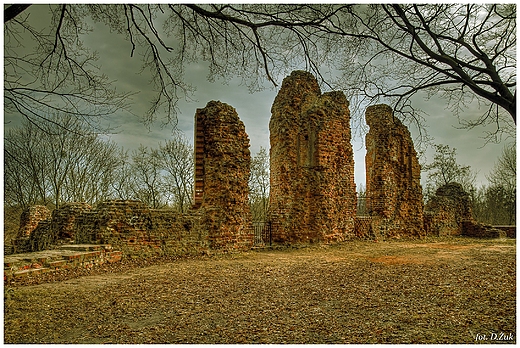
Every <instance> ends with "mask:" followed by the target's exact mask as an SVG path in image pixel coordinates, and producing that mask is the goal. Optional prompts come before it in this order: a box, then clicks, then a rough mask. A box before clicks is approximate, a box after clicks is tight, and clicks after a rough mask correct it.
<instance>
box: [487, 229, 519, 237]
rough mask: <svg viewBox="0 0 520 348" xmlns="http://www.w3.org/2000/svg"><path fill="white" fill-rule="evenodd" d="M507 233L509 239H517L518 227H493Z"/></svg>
mask: <svg viewBox="0 0 520 348" xmlns="http://www.w3.org/2000/svg"><path fill="white" fill-rule="evenodd" d="M492 227H493V228H496V229H497V230H500V231H502V232H504V233H505V235H506V237H507V238H516V226H492Z"/></svg>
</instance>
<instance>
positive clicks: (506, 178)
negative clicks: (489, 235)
mask: <svg viewBox="0 0 520 348" xmlns="http://www.w3.org/2000/svg"><path fill="white" fill-rule="evenodd" d="M487 179H488V180H489V183H490V187H489V188H488V192H487V194H488V196H492V197H495V200H496V201H498V202H496V203H497V204H493V209H494V211H495V212H497V213H498V214H500V213H501V214H502V215H503V216H504V218H503V219H502V221H505V223H507V224H509V225H512V224H514V222H515V220H516V143H510V144H507V145H506V146H505V147H504V149H503V150H502V155H501V156H500V157H499V158H498V160H497V162H496V163H495V167H494V168H493V170H492V171H491V173H490V174H489V176H488V177H487Z"/></svg>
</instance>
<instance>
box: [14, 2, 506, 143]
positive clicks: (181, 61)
mask: <svg viewBox="0 0 520 348" xmlns="http://www.w3.org/2000/svg"><path fill="white" fill-rule="evenodd" d="M14 6H17V5H13V6H12V7H7V8H6V9H5V10H4V12H5V17H4V18H5V20H4V23H5V24H4V29H5V33H6V35H5V37H6V48H5V53H6V54H5V67H4V76H5V85H4V90H5V92H4V95H5V104H6V109H7V110H8V111H9V112H19V113H21V114H23V115H25V116H26V117H42V114H41V113H39V112H37V111H36V110H39V109H41V107H45V108H54V109H55V108H60V110H62V111H67V112H70V113H72V114H75V115H78V116H81V115H87V113H86V112H85V111H84V110H80V109H79V107H80V106H83V105H89V106H90V107H94V109H95V110H96V111H97V113H98V114H100V115H105V114H109V113H110V112H113V111H114V110H115V109H118V108H120V107H122V106H123V104H124V101H125V98H126V97H127V96H124V95H120V94H117V93H115V91H114V90H113V88H112V87H111V86H112V85H111V84H110V83H108V82H109V81H108V80H107V78H106V76H105V75H103V74H102V72H101V71H100V70H99V69H97V68H96V67H95V65H94V64H93V63H94V62H95V59H96V56H95V55H94V54H92V53H91V52H90V51H89V50H88V48H86V47H84V46H82V44H81V43H82V40H81V38H82V35H84V34H85V33H86V32H87V30H89V29H90V28H95V25H96V23H105V24H107V25H109V26H110V28H111V29H112V31H113V32H115V33H117V34H119V35H122V36H124V37H125V38H126V40H128V42H129V51H128V52H127V54H128V55H129V56H133V55H134V53H136V52H139V53H140V54H141V56H142V60H143V69H146V70H148V71H149V73H150V74H151V80H152V83H153V86H154V87H155V91H156V97H155V98H154V100H153V101H152V104H151V107H150V109H149V111H148V113H147V115H146V117H145V118H146V120H148V121H153V120H154V119H156V118H157V116H158V115H165V120H166V122H173V123H175V121H176V115H175V109H176V102H177V100H178V99H179V98H181V97H184V96H185V93H186V92H189V90H190V88H189V86H187V85H186V84H185V83H184V81H183V80H184V79H183V74H184V66H185V64H188V63H190V62H200V61H204V62H207V63H209V70H210V73H209V78H210V79H214V78H224V79H227V78H230V77H231V76H240V77H242V78H243V79H244V82H245V83H246V84H247V85H248V87H249V88H250V89H251V90H256V89H258V88H260V86H261V82H262V81H263V80H268V81H271V82H272V84H274V85H276V84H277V83H278V82H277V81H279V80H280V78H281V77H282V76H285V75H287V73H288V72H289V71H291V70H294V68H295V67H297V68H305V69H307V70H310V71H312V72H314V73H315V74H316V75H317V76H318V77H319V78H320V79H321V81H322V82H324V83H325V84H328V85H329V86H332V87H334V88H339V89H343V90H345V91H346V92H347V94H348V95H350V96H351V98H353V99H355V100H357V104H360V105H362V104H363V101H366V102H370V103H374V102H377V101H385V102H388V103H391V104H393V105H392V106H393V108H394V110H396V112H397V113H400V115H401V117H402V118H403V119H404V120H405V121H406V120H409V121H410V122H416V123H417V125H418V126H419V127H420V128H422V126H423V122H424V120H423V118H422V117H423V114H421V113H420V112H419V111H418V110H417V108H416V106H415V104H414V103H413V98H412V97H413V96H414V95H416V94H417V93H419V92H425V93H426V94H427V95H428V96H439V97H442V98H444V99H445V100H446V101H447V105H448V106H450V107H451V108H452V110H453V113H454V115H455V116H456V117H459V118H460V122H461V123H462V125H463V126H465V127H474V126H476V125H486V124H489V123H492V124H495V126H496V131H495V132H494V133H493V134H489V135H490V136H493V135H497V136H498V135H500V134H501V132H502V131H507V130H510V129H514V128H515V127H514V126H513V127H511V124H512V123H514V124H516V98H515V96H516V5H515V4H424V5H417V4H415V5H405V4H393V5H392V4H380V5H342V4H311V5H303V4H291V5H278V4H245V5H240V4H205V5H195V4H172V5H166V4H159V5H152V4H145V5H133V4H130V5H125V4H112V5H104V4H95V5H82V4H74V5H67V4H65V5H51V7H50V8H51V10H52V13H53V17H52V20H51V23H49V26H48V27H47V28H46V31H45V32H41V31H39V30H36V29H35V28H33V27H31V26H30V25H29V22H30V21H29V20H28V18H27V15H26V13H27V12H28V11H30V10H31V8H29V9H24V8H23V7H14ZM33 6H34V5H33ZM89 25H91V27H90V26H89ZM22 30H23V31H25V32H26V33H28V34H29V35H30V37H31V38H32V42H33V43H34V45H33V46H34V47H32V49H27V50H28V51H30V53H26V54H19V52H20V50H18V49H17V48H18V46H24V45H25V42H26V41H24V40H22V36H21V35H22ZM27 50H26V51H25V52H27ZM335 69H336V70H339V71H342V72H343V78H340V79H334V78H332V77H331V76H332V75H333V72H334V71H335ZM20 73H22V75H23V76H24V77H22V78H19V76H20ZM105 96H106V97H105ZM475 101H477V102H479V103H482V104H484V105H486V107H487V111H485V112H483V114H482V115H481V117H480V118H478V119H466V118H465V117H464V114H463V110H464V109H465V106H468V105H469V104H472V103H473V102H475ZM101 110H103V111H101Z"/></svg>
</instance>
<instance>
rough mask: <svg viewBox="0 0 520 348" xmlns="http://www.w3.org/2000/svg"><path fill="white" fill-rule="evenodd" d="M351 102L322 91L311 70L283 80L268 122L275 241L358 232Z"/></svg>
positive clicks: (348, 235)
mask: <svg viewBox="0 0 520 348" xmlns="http://www.w3.org/2000/svg"><path fill="white" fill-rule="evenodd" d="M348 107H349V103H348V101H347V100H346V98H345V95H344V94H343V93H342V92H330V93H324V94H321V91H320V88H319V86H318V82H317V81H316V79H315V78H314V77H313V76H312V74H310V73H308V72H304V71H295V72H293V73H292V74H291V75H290V76H289V77H287V78H285V79H284V81H283V84H282V87H281V89H280V91H279V93H278V95H277V96H276V99H275V101H274V103H273V106H272V109H271V112H272V116H271V120H270V122H269V130H270V143H271V149H270V173H271V177H270V203H269V204H270V221H271V224H272V234H273V236H272V238H273V242H275V243H287V244H291V243H308V242H330V241H341V240H345V239H347V238H351V237H353V233H354V232H353V231H354V218H355V214H356V204H357V196H356V186H355V183H354V160H353V151H352V145H351V135H350V112H349V108H348Z"/></svg>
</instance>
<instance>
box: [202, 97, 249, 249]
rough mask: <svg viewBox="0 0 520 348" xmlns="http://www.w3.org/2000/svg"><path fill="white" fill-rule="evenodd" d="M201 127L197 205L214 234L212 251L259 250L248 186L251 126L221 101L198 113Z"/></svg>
mask: <svg viewBox="0 0 520 348" xmlns="http://www.w3.org/2000/svg"><path fill="white" fill-rule="evenodd" d="M195 125H196V126H195V128H196V144H195V148H196V149H198V152H196V159H198V162H199V164H198V165H197V167H196V172H195V182H196V183H199V184H197V185H196V191H195V199H194V201H195V202H196V208H199V207H200V208H201V209H203V211H204V214H203V222H202V223H203V224H204V225H205V226H206V228H207V229H208V233H209V235H208V241H209V246H210V248H211V249H224V250H247V249H250V248H251V247H252V245H253V225H252V217H251V211H250V207H249V186H248V183H249V173H250V164H251V154H250V151H249V137H248V135H247V133H246V131H245V126H244V124H243V123H242V121H241V120H240V119H239V117H238V114H237V112H236V110H235V109H234V108H233V107H231V106H229V105H227V104H224V103H221V102H219V101H210V102H209V103H208V104H207V105H206V107H205V108H203V109H197V112H196V114H195ZM201 143H202V145H201ZM201 148H202V149H203V150H202V151H200V149H201ZM196 151H197V150H196ZM197 190H202V191H197ZM201 192H202V194H201ZM198 196H199V197H198ZM200 196H202V197H200Z"/></svg>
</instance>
